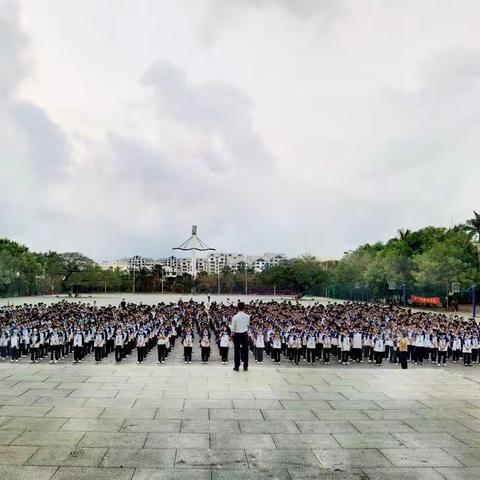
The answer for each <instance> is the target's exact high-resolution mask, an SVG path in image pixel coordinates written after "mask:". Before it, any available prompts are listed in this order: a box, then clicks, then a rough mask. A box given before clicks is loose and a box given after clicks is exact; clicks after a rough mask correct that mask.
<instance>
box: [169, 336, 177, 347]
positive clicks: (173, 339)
mask: <svg viewBox="0 0 480 480" xmlns="http://www.w3.org/2000/svg"><path fill="white" fill-rule="evenodd" d="M176 338H177V337H174V336H171V337H170V345H171V347H172V348H175V339H176Z"/></svg>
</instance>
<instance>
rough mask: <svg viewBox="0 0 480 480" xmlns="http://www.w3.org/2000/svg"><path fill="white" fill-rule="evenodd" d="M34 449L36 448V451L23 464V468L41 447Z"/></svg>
mask: <svg viewBox="0 0 480 480" xmlns="http://www.w3.org/2000/svg"><path fill="white" fill-rule="evenodd" d="M33 448H35V451H34V452H33V453H32V454H31V455H30V456H29V457H28V458H27V459H26V460H25V461H24V462H23V463H22V466H25V464H26V463H27V462H28V461H29V460H30V459H31V458H32V457H33V456H34V455H35V454H36V453H37V452H38V451H39V450H40V447H33Z"/></svg>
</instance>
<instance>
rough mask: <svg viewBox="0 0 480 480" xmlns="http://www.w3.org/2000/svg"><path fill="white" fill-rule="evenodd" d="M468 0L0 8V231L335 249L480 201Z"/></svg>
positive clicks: (474, 4) (84, 247) (478, 75)
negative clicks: (194, 236)
mask: <svg viewBox="0 0 480 480" xmlns="http://www.w3.org/2000/svg"><path fill="white" fill-rule="evenodd" d="M478 18H480V2H478V0H443V1H442V2H438V1H437V0H402V1H401V2H398V1H395V0H362V1H361V2H359V1H358V0H295V1H293V0H195V1H194V2H192V1H191V0H137V1H133V0H102V1H98V0H82V1H81V2H75V1H73V0H0V181H1V184H0V185H1V186H0V237H7V238H10V239H13V240H16V241H19V242H21V243H24V244H26V245H27V246H29V247H30V248H31V249H32V250H34V251H47V250H56V251H80V252H83V253H84V254H86V255H88V256H90V257H92V258H94V259H96V260H106V259H115V258H119V257H124V256H131V255H135V254H140V255H144V256H149V257H154V258H158V257H163V256H168V255H170V254H171V253H172V250H171V248H172V247H175V246H178V245H179V244H180V243H182V242H183V241H184V240H186V238H187V237H188V236H189V233H190V229H191V225H193V224H196V225H198V231H199V236H200V238H202V240H203V241H205V242H206V243H207V244H208V245H210V246H212V247H215V248H217V250H220V251H233V252H245V253H248V254H261V253H263V252H283V253H286V254H288V255H290V256H295V255H300V254H307V253H308V254H312V255H317V256H320V257H340V256H341V255H342V254H343V252H344V251H347V250H350V249H354V248H356V247H357V246H359V245H360V244H364V243H367V242H369V243H372V242H376V241H379V240H380V241H385V240H387V239H389V238H392V237H394V236H396V234H397V230H398V229H405V228H408V229H416V228H421V227H424V226H427V225H435V226H450V225H452V224H456V223H460V222H464V221H465V220H466V219H468V218H471V217H472V210H473V209H477V210H479V209H480V188H479V187H480V135H479V133H478V132H479V131H480V130H479V128H480V108H479V106H480V30H479V29H478Z"/></svg>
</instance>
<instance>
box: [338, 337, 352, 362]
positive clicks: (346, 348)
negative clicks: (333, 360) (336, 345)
mask: <svg viewBox="0 0 480 480" xmlns="http://www.w3.org/2000/svg"><path fill="white" fill-rule="evenodd" d="M340 349H341V352H342V353H341V355H342V358H341V361H342V363H343V365H349V362H348V357H349V355H350V335H349V334H348V332H345V333H343V334H342V336H341V337H340Z"/></svg>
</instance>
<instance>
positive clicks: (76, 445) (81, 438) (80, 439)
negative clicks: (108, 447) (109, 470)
mask: <svg viewBox="0 0 480 480" xmlns="http://www.w3.org/2000/svg"><path fill="white" fill-rule="evenodd" d="M81 433H82V432H81ZM87 433H88V432H83V435H82V436H81V437H80V438H79V440H78V442H77V443H76V444H75V445H74V447H75V448H77V447H78V445H79V443H80V442H81V441H82V440H83V438H84V437H85V435H86V434H87ZM105 453H107V452H105ZM102 460H103V458H102ZM100 463H102V462H101V461H100ZM99 465H100V464H99Z"/></svg>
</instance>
